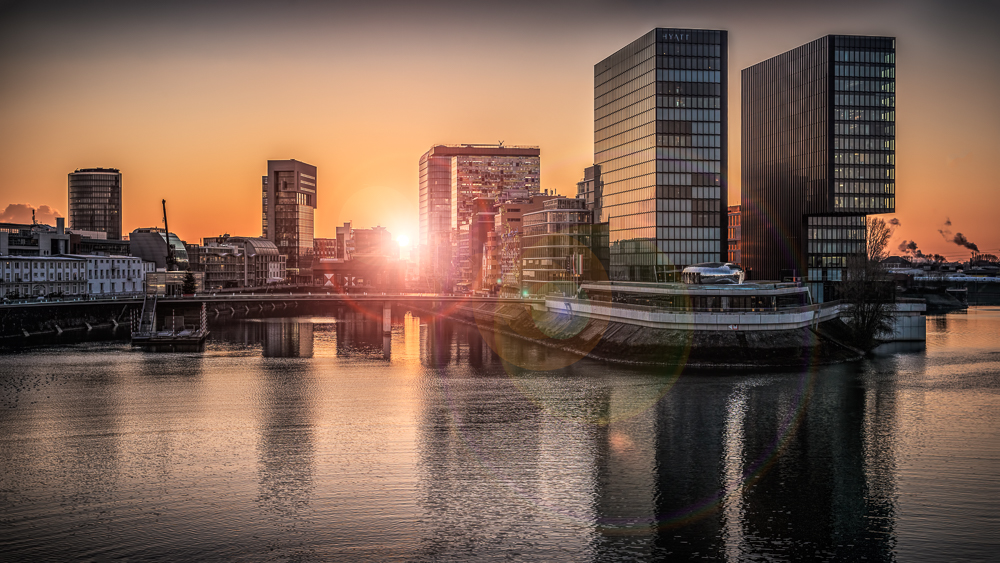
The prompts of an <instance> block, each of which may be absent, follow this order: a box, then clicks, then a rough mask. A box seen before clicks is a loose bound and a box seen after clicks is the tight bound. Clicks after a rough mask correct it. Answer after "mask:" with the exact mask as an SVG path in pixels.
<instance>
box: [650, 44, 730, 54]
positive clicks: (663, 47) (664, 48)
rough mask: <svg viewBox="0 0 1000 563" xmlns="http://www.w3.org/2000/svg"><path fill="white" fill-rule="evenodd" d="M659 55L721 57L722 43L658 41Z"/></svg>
mask: <svg viewBox="0 0 1000 563" xmlns="http://www.w3.org/2000/svg"><path fill="white" fill-rule="evenodd" d="M657 47H658V49H657V54H658V55H677V56H682V57H721V56H722V46H721V45H707V44H700V43H658V44H657Z"/></svg>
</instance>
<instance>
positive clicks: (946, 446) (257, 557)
mask: <svg viewBox="0 0 1000 563" xmlns="http://www.w3.org/2000/svg"><path fill="white" fill-rule="evenodd" d="M396 313H397V318H396V319H395V321H394V323H393V327H392V334H391V336H383V334H382V324H381V316H380V314H373V315H368V314H366V313H365V312H364V311H355V310H348V311H346V312H343V313H341V314H338V315H335V316H324V317H298V318H283V319H281V318H271V319H257V320H249V319H248V320H242V321H230V322H228V323H217V324H213V325H212V326H211V327H210V328H211V331H212V333H211V339H210V340H209V342H208V344H207V347H206V350H205V352H204V353H200V354H156V353H150V352H142V351H138V350H133V349H131V348H130V347H129V345H128V343H127V342H123V341H103V342H97V341H90V342H55V341H53V342H50V343H44V344H46V345H40V346H33V347H28V348H25V347H23V346H21V345H18V346H13V347H9V348H8V349H7V350H6V351H5V352H4V353H3V354H2V355H0V460H2V464H3V470H2V472H0V560H4V561H67V560H75V559H83V560H111V559H128V560H144V561H198V560H232V561H330V560H350V561H387V560H403V561H426V560H434V561H470V560H479V561H490V560H511V559H513V560H526V561H556V560H565V561H586V560H592V561H631V560H648V559H669V558H675V559H676V560H692V559H704V560H728V561H743V560H785V561H810V560H828V561H848V560H850V561H857V560H862V559H864V560H867V561H896V560H899V561H944V560H963V561H987V560H996V558H997V554H998V553H1000V534H998V533H997V531H998V530H1000V308H997V307H973V308H971V309H969V310H968V311H963V312H957V313H951V314H948V315H943V316H929V317H927V342H926V345H925V344H924V343H920V344H893V345H886V346H884V347H883V348H881V349H879V350H877V352H876V354H875V355H874V356H872V357H871V358H868V359H866V360H863V361H860V362H855V363H846V364H837V365H811V364H809V363H806V364H804V365H802V366H799V367H797V368H794V369H787V370H783V371H763V372H761V371H756V372H737V371H731V370H702V371H678V370H673V369H666V368H657V369H651V368H630V367H628V366H623V365H608V364H602V363H598V362H595V361H592V360H588V359H583V360H581V359H579V358H576V357H572V356H568V355H566V354H563V353H561V352H558V351H555V350H553V349H549V348H544V347H540V346H536V345H533V344H529V343H527V342H516V343H508V344H507V345H504V346H502V347H499V348H501V349H502V353H501V354H497V353H496V352H494V351H493V350H491V349H490V347H489V346H487V345H486V342H487V341H488V339H484V337H483V335H482V334H480V333H479V329H478V328H476V327H474V326H468V325H464V324H458V323H454V322H450V321H432V320H430V319H428V318H426V317H425V318H421V317H419V316H416V315H415V314H414V313H416V312H407V311H397V312H396Z"/></svg>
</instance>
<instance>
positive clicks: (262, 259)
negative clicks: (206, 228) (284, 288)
mask: <svg viewBox="0 0 1000 563" xmlns="http://www.w3.org/2000/svg"><path fill="white" fill-rule="evenodd" d="M226 242H228V243H229V244H231V245H234V246H237V247H239V248H240V250H241V251H242V254H243V258H244V278H243V287H264V286H266V285H270V284H275V283H281V282H283V281H285V279H286V278H287V274H286V268H285V263H286V260H287V258H286V257H285V256H284V255H282V254H280V253H279V252H278V247H277V245H275V244H274V243H273V242H271V241H269V240H267V239H265V238H260V237H228V238H227V239H226Z"/></svg>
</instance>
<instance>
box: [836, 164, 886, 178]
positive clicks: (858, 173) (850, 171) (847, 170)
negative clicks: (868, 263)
mask: <svg viewBox="0 0 1000 563" xmlns="http://www.w3.org/2000/svg"><path fill="white" fill-rule="evenodd" d="M833 177H834V178H844V179H848V180H851V179H858V180H893V179H895V177H896V170H895V169H894V168H882V167H879V166H835V167H834V168H833Z"/></svg>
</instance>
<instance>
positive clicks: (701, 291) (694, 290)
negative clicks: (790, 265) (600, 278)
mask: <svg viewBox="0 0 1000 563" xmlns="http://www.w3.org/2000/svg"><path fill="white" fill-rule="evenodd" d="M581 287H582V288H583V289H585V290H590V291H621V292H625V293H639V294H646V295H721V294H725V293H729V294H732V295H746V294H748V293H749V294H756V295H780V294H786V295H787V294H792V293H806V292H808V291H809V290H808V289H807V288H806V287H805V286H801V285H796V284H793V283H775V284H759V283H741V284H686V283H651V282H593V283H584V284H582V286H581Z"/></svg>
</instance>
